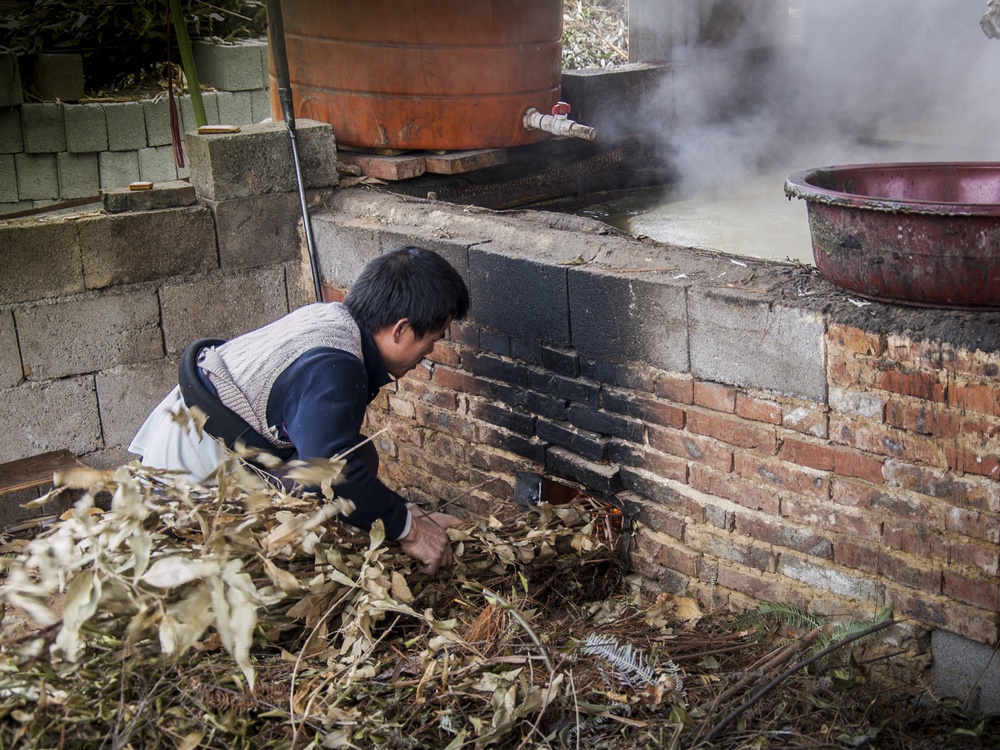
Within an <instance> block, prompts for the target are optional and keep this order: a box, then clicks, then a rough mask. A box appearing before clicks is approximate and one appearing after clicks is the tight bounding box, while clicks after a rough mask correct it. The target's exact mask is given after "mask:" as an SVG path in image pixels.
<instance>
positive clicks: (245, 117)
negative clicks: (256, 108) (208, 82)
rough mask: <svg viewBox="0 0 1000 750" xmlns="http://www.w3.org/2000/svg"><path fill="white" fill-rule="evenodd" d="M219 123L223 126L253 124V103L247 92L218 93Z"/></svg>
mask: <svg viewBox="0 0 1000 750" xmlns="http://www.w3.org/2000/svg"><path fill="white" fill-rule="evenodd" d="M215 98H216V101H217V102H218V104H219V122H220V123H221V124H223V125H250V124H251V123H253V121H254V119H253V102H252V99H251V96H250V93H249V92H247V91H235V92H233V91H217V92H215Z"/></svg>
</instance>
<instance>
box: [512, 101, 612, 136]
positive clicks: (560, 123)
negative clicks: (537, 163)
mask: <svg viewBox="0 0 1000 750" xmlns="http://www.w3.org/2000/svg"><path fill="white" fill-rule="evenodd" d="M523 123H524V127H525V128H526V129H527V130H544V131H545V132H546V133H552V134H553V135H561V136H566V137H568V138H583V139H584V140H586V141H592V140H594V139H595V138H597V130H596V129H594V128H592V127H589V126H588V125H581V124H580V123H578V122H574V121H573V120H570V119H569V118H567V117H566V116H565V115H543V114H542V113H541V112H539V111H538V110H537V109H535V108H534V107H531V108H530V109H529V110H528V111H527V112H525V113H524V120H523Z"/></svg>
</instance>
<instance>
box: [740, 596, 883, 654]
mask: <svg viewBox="0 0 1000 750" xmlns="http://www.w3.org/2000/svg"><path fill="white" fill-rule="evenodd" d="M891 619H892V604H889V606H887V607H886V608H885V609H883V610H882V611H881V612H879V613H878V614H876V615H875V617H874V618H873V619H871V620H851V621H848V622H838V623H829V622H827V620H826V618H824V617H822V616H821V615H817V614H815V613H812V612H806V611H805V610H802V609H800V608H799V607H796V606H795V605H794V604H790V603H788V602H773V603H770V602H765V603H763V604H761V605H760V606H759V607H757V609H755V610H753V611H752V612H746V613H744V614H742V615H740V617H738V618H737V619H736V621H735V622H734V623H733V628H734V629H736V630H745V629H751V630H754V631H756V634H757V636H758V637H761V638H762V637H764V636H765V635H766V634H767V630H768V629H769V628H772V627H775V626H777V627H784V628H788V629H789V630H792V631H794V632H797V633H799V634H800V635H805V634H806V633H809V632H811V631H813V630H818V631H819V636H818V637H817V638H816V642H815V643H814V644H813V648H812V650H813V651H814V652H819V651H822V650H823V649H825V648H827V647H828V646H830V645H831V644H834V643H837V642H839V641H842V640H844V639H845V638H850V637H851V636H852V635H855V634H856V633H860V632H861V631H862V630H865V629H866V628H869V627H871V626H872V625H878V624H880V623H883V622H886V621H888V620H891ZM874 636H875V634H874V633H872V634H871V635H868V636H865V637H864V638H861V639H859V640H857V641H855V645H857V644H860V643H864V642H865V641H866V640H869V639H870V638H873V637H874Z"/></svg>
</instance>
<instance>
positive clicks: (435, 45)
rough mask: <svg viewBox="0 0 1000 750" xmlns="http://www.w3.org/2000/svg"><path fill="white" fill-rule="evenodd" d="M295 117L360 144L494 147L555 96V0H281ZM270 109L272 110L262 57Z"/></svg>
mask: <svg viewBox="0 0 1000 750" xmlns="http://www.w3.org/2000/svg"><path fill="white" fill-rule="evenodd" d="M281 10H282V16H283V18H284V25H285V44H286V47H287V51H288V67H289V74H290V79H291V87H292V95H293V99H294V104H295V116H296V117H304V118H310V119H314V120H319V121H321V122H328V123H330V124H331V125H333V131H334V135H335V136H336V138H337V141H338V142H339V143H342V144H345V145H351V146H359V147H366V148H391V149H427V150H441V151H450V150H469V149H479V148H503V147H507V146H518V145H523V144H526V143H533V142H535V141H538V140H541V139H543V138H546V137H548V136H547V135H546V134H545V133H543V132H540V131H537V130H536V131H528V130H525V129H524V127H523V125H522V124H521V119H522V117H523V115H524V112H525V111H526V110H527V109H528V108H530V107H534V108H535V109H537V110H539V111H541V112H549V111H550V110H551V108H552V106H553V105H554V104H555V103H556V102H557V101H558V100H559V82H560V77H561V74H562V71H561V54H562V46H561V39H562V0H281ZM270 72H271V112H272V113H273V115H274V117H275V118H280V117H281V106H280V104H279V101H278V86H277V82H276V79H275V76H274V63H273V61H272V62H271V71H270Z"/></svg>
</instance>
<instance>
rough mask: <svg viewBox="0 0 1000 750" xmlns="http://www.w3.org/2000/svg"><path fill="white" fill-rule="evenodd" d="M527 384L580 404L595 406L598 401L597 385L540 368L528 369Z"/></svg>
mask: <svg viewBox="0 0 1000 750" xmlns="http://www.w3.org/2000/svg"><path fill="white" fill-rule="evenodd" d="M527 385H528V387H529V388H532V389H533V390H536V391H540V392H542V393H547V394H550V395H552V396H558V397H559V398H565V399H567V400H569V401H575V402H577V403H580V404H589V405H590V406H597V405H598V402H599V401H600V395H601V389H600V387H599V386H597V385H595V384H593V383H589V382H587V381H584V380H578V379H575V378H564V377H562V376H561V375H553V374H552V373H550V372H543V371H541V370H535V369H532V370H529V371H528V382H527Z"/></svg>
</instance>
